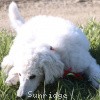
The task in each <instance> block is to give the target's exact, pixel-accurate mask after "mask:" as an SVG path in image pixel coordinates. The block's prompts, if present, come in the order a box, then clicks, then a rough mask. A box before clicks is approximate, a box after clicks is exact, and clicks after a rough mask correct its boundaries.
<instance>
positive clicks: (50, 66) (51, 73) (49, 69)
mask: <svg viewBox="0 0 100 100" xmlns="http://www.w3.org/2000/svg"><path fill="white" fill-rule="evenodd" d="M42 67H43V71H44V74H45V83H46V84H48V83H52V82H53V81H54V79H55V78H60V77H62V76H63V72H64V64H63V63H62V62H61V61H60V60H58V59H54V58H49V59H46V60H43V61H42Z"/></svg>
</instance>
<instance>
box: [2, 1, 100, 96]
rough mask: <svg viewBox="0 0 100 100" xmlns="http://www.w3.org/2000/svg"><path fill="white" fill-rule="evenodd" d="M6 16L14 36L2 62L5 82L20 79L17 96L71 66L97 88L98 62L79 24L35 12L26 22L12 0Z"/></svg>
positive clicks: (32, 89)
mask: <svg viewBox="0 0 100 100" xmlns="http://www.w3.org/2000/svg"><path fill="white" fill-rule="evenodd" d="M9 18H10V21H11V24H12V26H13V28H14V29H15V30H16V32H17V36H16V38H15V39H14V43H13V45H12V47H11V49H10V52H9V54H8V55H7V56H6V57H5V58H4V59H3V62H2V64H1V66H2V69H3V70H4V71H5V73H6V74H7V75H8V78H7V79H6V84H7V85H16V84H17V82H18V81H19V82H20V86H19V89H18V91H17V96H18V97H21V98H25V97H26V98H27V97H28V92H29V91H32V92H34V91H35V90H36V88H37V87H38V86H39V84H40V82H41V81H42V80H43V79H44V81H45V83H46V84H49V83H52V82H54V80H55V78H59V77H62V76H63V73H64V69H69V68H70V67H71V69H72V70H71V71H72V72H75V73H80V72H84V73H85V74H86V75H87V76H88V78H89V80H90V81H91V82H92V85H93V86H94V87H96V88H99V83H98V80H99V79H100V66H99V65H98V64H97V63H96V61H95V59H94V58H93V57H92V56H91V55H90V53H89V42H88V40H87V38H86V37H85V35H84V33H83V32H82V31H81V30H80V29H79V28H77V27H76V26H74V25H73V24H72V23H71V22H69V21H66V20H64V19H62V18H59V17H52V16H36V17H33V18H32V19H30V20H29V21H28V22H25V21H24V19H23V18H22V17H21V16H20V13H19V11H18V8H17V5H16V4H15V3H14V2H12V3H11V4H10V6H9Z"/></svg>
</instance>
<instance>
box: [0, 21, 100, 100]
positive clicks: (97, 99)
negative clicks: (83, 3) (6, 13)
mask: <svg viewBox="0 0 100 100" xmlns="http://www.w3.org/2000/svg"><path fill="white" fill-rule="evenodd" d="M79 26H80V28H81V29H82V30H83V31H84V33H85V34H86V35H87V38H88V39H89V41H90V43H91V45H90V47H91V48H90V52H91V54H92V55H93V57H94V58H96V60H97V63H98V64H100V23H99V22H96V21H95V20H94V19H92V20H89V21H88V22H87V24H86V25H85V26H82V25H79ZM8 34H10V33H8V32H7V31H6V30H2V31H1V32H0V63H1V61H2V59H3V57H4V56H5V55H7V53H8V52H9V49H10V46H11V45H12V42H13V41H12V40H13V39H14V37H13V36H12V35H8ZM17 89H18V86H12V87H8V86H6V85H5V84H4V76H3V75H2V72H0V100H16V91H17ZM44 94H45V96H44ZM33 96H34V100H100V92H99V91H98V90H96V89H95V88H93V87H92V85H91V83H90V82H89V81H88V80H87V79H83V80H79V79H76V78H74V77H73V76H72V75H67V76H66V78H64V79H62V78H61V79H58V80H56V81H55V83H53V84H49V85H46V86H45V83H41V85H40V86H39V87H38V89H37V90H36V91H35V93H34V95H33ZM43 98H44V99H43Z"/></svg>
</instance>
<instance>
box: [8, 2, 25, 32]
mask: <svg viewBox="0 0 100 100" xmlns="http://www.w3.org/2000/svg"><path fill="white" fill-rule="evenodd" d="M9 19H10V22H11V24H12V27H13V28H14V29H15V30H16V31H17V30H18V28H20V26H21V25H23V24H24V23H25V21H24V19H23V18H22V17H21V15H20V13H19V10H18V7H17V5H16V3H15V2H12V3H11V4H10V5H9Z"/></svg>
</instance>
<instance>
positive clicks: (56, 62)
mask: <svg viewBox="0 0 100 100" xmlns="http://www.w3.org/2000/svg"><path fill="white" fill-rule="evenodd" d="M25 66H26V67H23V69H22V71H20V73H19V80H20V87H19V90H18V92H17V96H18V97H23V96H24V97H25V96H27V97H30V96H32V93H33V92H34V91H35V90H36V88H37V87H38V86H39V84H40V82H41V81H42V80H44V81H45V84H48V83H52V82H53V81H54V80H55V78H59V77H61V76H62V75H63V70H64V65H63V63H62V62H61V60H60V57H59V56H58V55H57V53H56V51H54V50H53V48H52V47H50V46H40V47H37V48H35V49H34V53H33V55H32V57H31V59H29V60H28V63H27V65H25Z"/></svg>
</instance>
